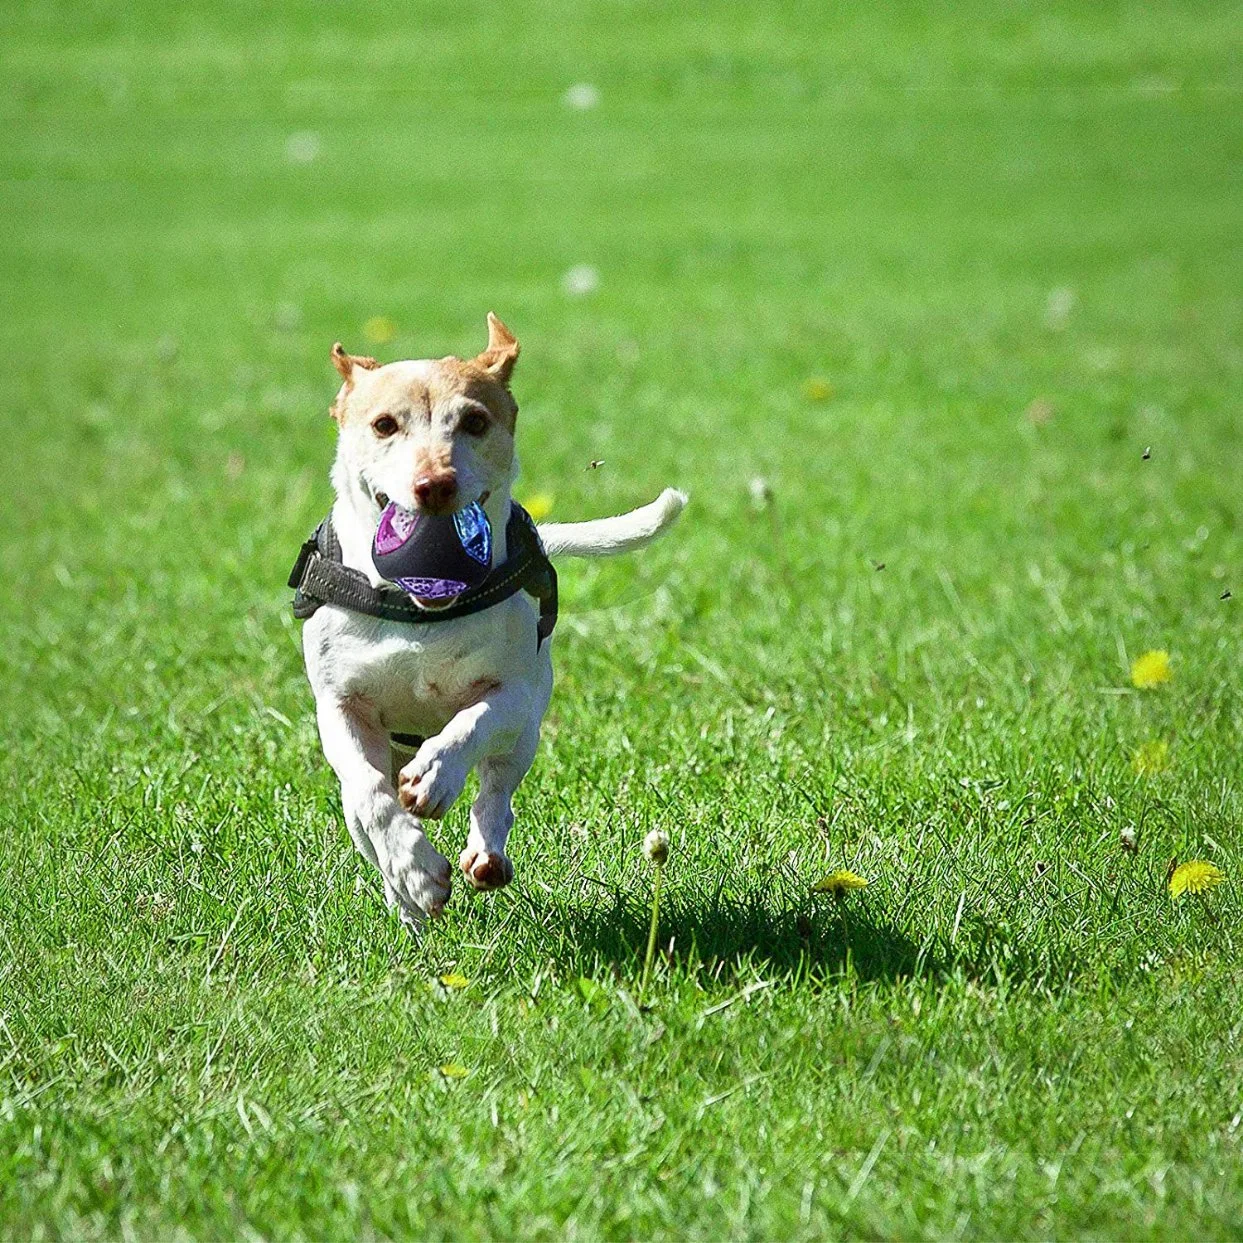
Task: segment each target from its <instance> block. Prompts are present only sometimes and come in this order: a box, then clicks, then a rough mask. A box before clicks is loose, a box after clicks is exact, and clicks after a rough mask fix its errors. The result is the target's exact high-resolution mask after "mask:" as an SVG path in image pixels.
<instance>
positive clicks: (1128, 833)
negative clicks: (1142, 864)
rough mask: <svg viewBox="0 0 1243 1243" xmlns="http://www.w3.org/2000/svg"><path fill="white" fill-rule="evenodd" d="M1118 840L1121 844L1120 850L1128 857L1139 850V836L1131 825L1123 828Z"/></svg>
mask: <svg viewBox="0 0 1243 1243" xmlns="http://www.w3.org/2000/svg"><path fill="white" fill-rule="evenodd" d="M1118 840H1119V842H1121V844H1122V849H1123V850H1125V851H1126V852H1127V854H1129V855H1133V854H1135V853H1136V852H1137V851H1138V850H1139V834H1138V833H1136V832H1135V826H1134V825H1133V824H1128V825H1125V826H1124V827H1123V829H1122V832H1121V833H1119V834H1118Z"/></svg>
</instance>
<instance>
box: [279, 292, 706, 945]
mask: <svg viewBox="0 0 1243 1243" xmlns="http://www.w3.org/2000/svg"><path fill="white" fill-rule="evenodd" d="M518 352H519V345H518V341H517V339H516V338H515V337H514V335H513V334H512V333H511V332H510V331H509V329H508V328H506V327H505V325H504V324H503V323H501V321H500V320H499V319H497V317H496V316H495V315H493V314H491V313H489V315H488V344H487V347H486V348H485V349H484V350H483V352H482V353H480V354H479V355H478V356H477V357H475V358H471V359H461V358H456V357H448V358H440V359H421V360H416V361H405V362H393V363H389V364H387V365H384V366H381V365H380V364H379V363H377V362H376V360H375V359H373V358H369V357H363V356H358V355H351V354H348V353H346V352H345V350H344V349H343V348H342V347H341V345H340V343H338V344H336V345H334V346H333V350H332V362H333V365H334V366H335V367H336V369H337V371H338V372H339V373H340V376H341V386H340V389H339V391H338V393H337V396H336V400H335V401H334V402H333V404H332V407H331V409H330V413H331V415H332V417H333V418H334V419H335V420H336V422H337V425H338V444H337V455H336V460H335V463H334V465H333V467H332V474H331V480H332V485H333V489H334V491H335V493H336V499H335V502H334V504H333V506H332V510H331V515H330V520H329V521H330V523H331V530H332V531H333V532H334V533H335V539H336V547H337V550H338V557H339V561H340V562H341V564H342V565H343V566H345V567H347V570H348V571H350V572H352V573H353V575H354V579H355V581H356V582H357V583H358V584H360V589H361V590H366V589H367V588H368V587H369V588H370V589H375V590H377V591H387V592H388V593H389V596H391V595H393V594H394V593H395V591H396V589H394V588H391V587H389V586H388V585H386V584H385V583H384V580H383V579H382V578H381V577H380V575H379V574H378V573H377V571H376V568H375V565H374V564H373V559H372V541H373V537H374V536H375V533H376V529H377V523H378V522H379V519H380V515H381V513H382V511H383V510H384V508H385V506H387V505H388V504H389V503H390V502H396V503H397V504H399V505H401V506H403V507H405V508H406V509H407V510H410V511H414V512H416V513H422V514H433V515H445V514H455V513H457V512H458V511H459V510H462V509H464V508H465V507H467V506H471V505H472V504H474V503H478V504H479V505H481V506H482V508H483V511H484V512H485V513H486V515H487V517H488V521H489V524H490V526H491V530H492V533H493V564H494V565H502V564H503V563H506V559H507V556H508V555H509V552H510V549H509V548H508V547H507V527H508V528H509V531H510V532H512V531H514V530H516V529H517V528H515V527H513V526H512V525H511V523H512V521H513V516H512V513H511V503H512V502H511V489H512V486H513V482H514V479H515V477H516V475H517V470H518V464H517V458H516V457H515V454H514V432H515V421H516V418H517V414H518V407H517V403H516V402H515V401H514V398H513V395H512V393H511V391H510V378H511V376H512V375H513V371H514V366H515V364H516V363H517V361H518ZM686 500H687V498H686V495H685V494H684V493H682V492H679V491H677V490H675V489H673V488H667V489H665V490H664V491H663V492H662V493H661V495H660V496H659V497H658V498H657V499H656V500H655V501H653V502H652V503H651V504H649V505H645V506H643V507H641V508H639V509H635V510H632V511H631V512H629V513H626V514H622V515H619V516H616V517H611V518H602V519H596V520H594V521H589V522H577V523H553V524H547V525H543V526H540V527H539V528H538V537H539V538H538V540H535V539H533V540H532V545H533V546H534V547H536V548H537V549H538V555H539V556H542V557H547V558H552V557H557V556H601V555H607V554H611V553H619V552H627V551H629V550H631V549H634V548H638V547H640V546H642V545H644V544H646V543H648V542H649V541H651V540H652V539H654V538H655V537H656V536H657V535H659V534H660V533H661V532H662V531H664V530H665V529H666V528H667V527H668V526H670V524H672V523H673V522H674V521H675V520H676V519H677V517H678V515H679V514H680V513H681V511H682V508H683V506H684V505H685V504H686ZM523 516H525V515H523ZM321 529H322V528H321ZM541 541H542V545H541ZM310 546H311V541H308V544H307V545H305V546H304V554H306V553H308V550H310ZM312 559H313V558H312ZM304 562H305V557H304V558H300V561H299V566H297V567H295V574H294V578H291V580H290V581H291V585H294V586H297V585H298V580H299V571H300V567H301V568H304ZM548 568H549V571H550V572H551V567H550V566H549V567H548ZM361 576H365V577H366V580H367V582H366V584H362V578H361ZM552 580H553V584H554V591H555V574H552ZM398 594H402V600H403V605H404V603H405V596H404V593H398ZM386 598H387V597H386ZM410 599H411V600H412V606H413V609H415V610H422V611H426V612H427V613H429V614H430V612H431V611H432V610H433V609H434V608H435V607H437V602H433V601H427V600H420V599H419V598H417V597H410ZM554 599H555V596H554ZM297 603H298V599H297V597H295V612H297V611H298V610H297ZM541 608H542V606H541V607H540V608H537V601H536V599H535V598H534V597H533V596H532V595H531V594H528V592H527V591H526V590H522V591H517V592H516V593H515V594H509V595H507V596H506V597H505V598H503V599H501V600H499V602H497V603H494V604H491V605H490V606H488V607H484V608H481V609H479V610H478V611H474V612H470V613H469V614H467V615H465V616H452V617H449V618H447V619H433V618H431V617H430V616H428V617H427V618H424V617H423V616H422V613H420V614H418V615H416V616H415V617H414V618H413V620H414V621H416V622H417V621H421V620H428V621H431V620H435V621H436V624H434V625H433V624H427V625H420V624H411V623H410V622H409V621H404V620H392V619H390V618H387V617H385V616H372V615H369V614H367V613H365V612H360V611H357V610H356V609H355V608H353V607H349V606H348V605H341V604H335V603H324V604H323V605H322V607H321V606H317V607H315V608H314V611H313V612H311V613H310V614H309V615H307V619H306V621H305V624H304V627H303V635H302V646H303V654H304V657H305V661H306V672H307V677H308V679H309V681H310V684H311V689H312V691H313V693H314V696H315V715H316V720H317V723H318V726H319V736H320V741H321V743H322V745H323V750H324V755H325V757H326V758H327V760H328V763H329V764H330V765H331V767H332V769H333V771H334V772H335V773H336V776H337V778H338V780H339V781H340V783H341V801H342V806H343V808H344V813H345V821H346V825H347V826H348V828H349V832H350V836H351V837H352V838H353V841H354V844H355V846H356V847H357V849H358V850H359V852H360V853H361V854H362V855H363V856H364V857H365V858H366V859H368V860H369V861H370V862H371V863H372V864H373V865H374V866H375V867H376V868H377V869H378V870H379V872H380V875H381V876H382V877H383V880H384V894H385V899H386V901H387V902H388V905H389V907H390V909H392V910H395V911H396V912H397V913H398V915H399V917H400V918H401V920H402V922H403V923H406V924H408V925H410V926H411V927H418V926H419V925H421V924H422V923H423V921H424V920H426V919H427V918H429V917H435V916H438V915H439V914H440V913H441V912H442V911H443V909H444V906H445V904H446V903H447V902H448V900H449V897H450V893H451V880H452V878H451V869H450V865H449V861H448V860H447V859H446V858H445V857H444V856H443V855H441V854H440V853H439V852H438V851H437V850H436V849H435V847H434V846H433V845H432V844H431V842H430V841H429V840H428V838H427V834H426V832H425V822H426V821H428V820H437V819H439V818H441V817H442V816H444V815H445V813H446V812H447V811H448V810H449V808H450V807H452V806H453V804H454V802H455V801H456V800H457V799H458V797H459V796H460V795H461V793H462V791H463V788H464V787H465V785H466V780H467V776H468V774H469V773H470V772H471V771H472V770H477V771H478V775H479V792H478V795H477V797H476V798H475V801H474V803H473V804H472V805H471V809H470V830H469V834H468V836H467V840H466V845H465V848H464V849H463V850H462V852H461V857H460V860H459V866H460V868H461V871H462V874H463V875H464V876H465V878H466V880H467V881H468V882H469V883H470V884H471V885H472V886H473V887H474V888H475V889H479V890H492V889H499V888H501V887H503V886H505V885H507V884H509V883H510V881H511V880H512V879H513V875H514V871H513V865H512V863H511V861H510V859H509V856H508V854H507V853H506V846H507V842H508V839H509V834H510V830H511V829H512V827H513V823H514V815H513V810H512V805H511V804H512V799H513V794H514V791H515V790H516V789H517V788H518V785H519V783H520V782H521V781H522V778H523V777H524V776H525V775H526V773H527V771H528V769H529V768H530V767H531V764H532V762H533V760H534V758H535V752H536V748H537V745H538V742H539V734H540V723H541V721H542V720H543V716H544V713H545V711H546V709H547V707H548V702H549V698H550V696H551V694H552V683H553V674H552V657H551V651H550V648H551V638H550V637H544V634H545V632H544V630H543V629H542V617H541ZM300 615H305V614H300ZM554 617H555V613H554ZM541 639H542V641H541ZM394 735H396V736H397V737H396V738H394ZM416 748H417V749H416ZM412 752H413V754H412Z"/></svg>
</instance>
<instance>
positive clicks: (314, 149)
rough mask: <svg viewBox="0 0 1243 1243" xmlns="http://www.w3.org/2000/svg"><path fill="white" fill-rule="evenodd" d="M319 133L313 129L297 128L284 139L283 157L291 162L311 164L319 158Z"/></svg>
mask: <svg viewBox="0 0 1243 1243" xmlns="http://www.w3.org/2000/svg"><path fill="white" fill-rule="evenodd" d="M319 149H320V141H319V135H318V134H317V133H316V132H315V131H314V130H313V129H304V130H299V131H298V132H297V133H296V134H290V135H289V137H288V138H287V139H285V159H287V160H288V161H289V162H290V163H291V164H311V163H314V161H315V160H317V159H318V158H319Z"/></svg>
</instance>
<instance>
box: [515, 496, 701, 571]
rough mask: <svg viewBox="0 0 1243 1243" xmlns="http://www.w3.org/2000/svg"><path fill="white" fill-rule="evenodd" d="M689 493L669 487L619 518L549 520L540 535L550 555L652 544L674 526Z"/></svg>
mask: <svg viewBox="0 0 1243 1243" xmlns="http://www.w3.org/2000/svg"><path fill="white" fill-rule="evenodd" d="M686 501H687V496H686V493H685V492H679V491H678V490H677V489H676V488H666V489H665V490H664V491H663V492H662V493H661V494H660V495H659V496H658V497H657V498H656V499H655V500H654V501H653V502H652V503H651V504H650V505H642V506H640V507H639V508H638V509H632V510H631V511H630V512H629V513H628V514H618V515H617V516H616V517H615V518H595V519H593V520H592V521H590V522H547V523H544V524H543V525H542V526H540V528H539V533H540V539H542V540H543V541H544V548H545V549H546V550H547V552H548V555H549V556H550V557H608V556H611V555H612V554H613V553H618V552H630V551H631V550H632V549H635V548H642V547H643V545H644V544H650V543H651V542H652V540H654V539H655V538H656V537H657V536H658V535H659V534H660V533H661V532H662V531H663V530H664V529H665V528H666V527H669V526H672V525H673V523H674V522H675V521H676V520H677V516H678V515H679V514H680V513H681V512H682V508H683V506H685V504H686Z"/></svg>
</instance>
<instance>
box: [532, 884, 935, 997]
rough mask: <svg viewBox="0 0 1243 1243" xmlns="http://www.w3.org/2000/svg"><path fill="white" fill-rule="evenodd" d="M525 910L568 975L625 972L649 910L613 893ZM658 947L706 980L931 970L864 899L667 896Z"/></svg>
mask: <svg viewBox="0 0 1243 1243" xmlns="http://www.w3.org/2000/svg"><path fill="white" fill-rule="evenodd" d="M525 904H527V905H529V907H530V908H531V909H530V912H529V913H530V915H531V916H532V917H533V918H534V919H536V920H538V921H539V923H540V925H541V926H542V927H543V928H545V929H547V931H548V936H549V940H550V942H551V944H550V945H549V946H548V948H549V950H550V956H551V957H552V959H553V961H554V962H556V963H557V965H558V966H559V967H560V968H561V969H562V970H565V971H567V972H568V971H575V972H577V973H578V974H580V975H596V974H598V973H599V972H600V971H601V970H606V971H608V970H611V971H613V972H614V973H616V974H619V975H621V974H629V973H632V972H633V971H634V970H635V968H636V966H637V965H638V964H641V962H642V959H643V954H644V950H645V948H646V945H647V937H648V928H649V920H650V918H651V908H650V907H649V906H647V905H645V904H642V903H641V902H639V901H638V900H636V899H635V898H634V897H632V896H630V895H628V894H626V893H624V892H621V891H619V890H613V891H611V892H610V893H609V894H608V895H607V896H605V895H603V894H602V895H601V900H599V901H595V902H591V903H588V904H582V905H579V904H576V903H573V902H567V903H566V904H564V905H562V904H561V903H559V902H556V901H541V900H540V899H539V898H537V897H536V896H535V895H528V897H527V901H526V903H525ZM657 948H658V951H659V952H660V953H661V954H662V955H663V956H665V957H666V959H667V960H668V961H669V962H670V963H671V964H672V965H674V966H680V967H682V968H684V969H685V968H687V967H689V968H691V969H693V970H695V971H697V972H704V973H707V975H708V976H709V977H710V978H713V979H716V980H725V979H729V978H731V977H736V978H739V979H741V978H743V977H746V978H754V976H755V974H756V973H757V972H758V973H760V974H762V975H764V976H783V977H788V976H799V977H802V978H805V979H809V980H811V981H818V980H828V979H830V978H833V977H837V976H840V975H842V974H843V973H849V974H852V975H854V976H855V977H856V978H858V979H860V980H897V979H902V978H907V977H911V976H917V975H932V974H935V973H936V972H937V970H938V966H937V964H936V963H935V962H933V961H931V959H930V958H929V956H928V954H927V953H926V952H924V953H922V954H921V952H920V949H919V947H918V946H917V945H916V944H915V943H914V942H913V941H912V940H911V939H910V938H909V937H907V936H906V935H905V934H903V933H902V932H901V931H899V930H898V929H897V928H895V927H893V926H892V925H890V924H888V923H887V922H885V921H884V920H878V919H876V918H874V917H873V916H872V915H871V913H870V912H869V911H868V909H867V907H866V905H864V904H863V903H859V902H857V901H856V902H850V901H846V902H843V903H839V902H837V901H835V900H834V899H832V898H829V897H825V898H823V899H821V898H815V899H803V900H801V901H800V900H790V898H789V897H788V895H786V896H783V895H781V894H777V893H773V892H772V891H765V892H763V893H758V892H757V893H752V894H743V895H736V896H729V895H725V894H716V895H703V894H700V895H682V894H678V895H667V896H666V897H664V898H662V901H661V905H660V923H659V934H658V940H657Z"/></svg>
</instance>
